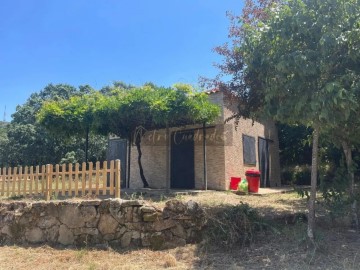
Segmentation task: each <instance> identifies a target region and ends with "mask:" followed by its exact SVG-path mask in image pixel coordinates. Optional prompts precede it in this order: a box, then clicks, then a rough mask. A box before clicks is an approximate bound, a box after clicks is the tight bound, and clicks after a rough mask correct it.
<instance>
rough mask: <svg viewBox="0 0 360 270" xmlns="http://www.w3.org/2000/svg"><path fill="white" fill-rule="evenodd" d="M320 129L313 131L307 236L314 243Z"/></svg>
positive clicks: (316, 127)
mask: <svg viewBox="0 0 360 270" xmlns="http://www.w3.org/2000/svg"><path fill="white" fill-rule="evenodd" d="M318 146H319V127H318V126H315V127H314V131H313V144H312V159H311V191H310V199H309V202H308V210H309V214H308V228H307V235H308V237H309V239H310V240H311V241H312V242H314V230H315V200H316V185H317V171H318V155H319V147H318Z"/></svg>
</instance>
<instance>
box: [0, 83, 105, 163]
mask: <svg viewBox="0 0 360 270" xmlns="http://www.w3.org/2000/svg"><path fill="white" fill-rule="evenodd" d="M92 91H93V89H92V88H91V87H89V86H80V87H79V89H77V88H75V87H73V86H70V85H67V84H57V85H54V84H49V85H47V86H46V87H45V88H44V89H42V90H41V91H39V92H37V93H33V94H31V95H30V97H29V98H28V99H27V101H26V102H25V103H24V104H23V105H21V106H18V107H17V108H16V112H15V113H14V114H13V115H12V117H13V120H12V121H11V123H10V124H9V125H8V126H7V128H6V135H7V139H6V140H5V141H4V142H3V144H2V146H1V147H0V151H1V152H0V156H1V162H2V165H3V166H17V165H23V166H25V165H39V164H47V163H58V162H60V160H61V159H62V158H63V157H64V156H65V155H66V153H68V152H72V151H74V152H75V153H76V159H77V160H84V157H83V156H85V155H84V151H82V150H81V148H83V147H82V144H83V143H84V142H83V140H82V139H81V138H73V140H71V141H70V140H64V139H60V138H57V137H54V136H53V135H51V134H50V133H49V132H47V131H46V129H45V128H44V127H42V126H41V125H40V124H39V123H37V122H36V114H37V113H38V111H39V110H40V108H41V106H42V104H43V103H44V102H46V101H50V100H67V99H69V98H70V97H72V96H81V95H83V94H85V93H89V92H92ZM92 136H95V135H91V137H92ZM92 141H93V142H94V143H92V144H90V146H89V149H90V151H89V152H90V156H91V157H92V159H95V160H97V159H104V155H105V148H106V142H107V139H106V138H105V137H104V136H98V135H97V136H96V140H94V139H93V140H92ZM79 146H81V147H79Z"/></svg>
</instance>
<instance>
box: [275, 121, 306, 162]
mask: <svg viewBox="0 0 360 270" xmlns="http://www.w3.org/2000/svg"><path fill="white" fill-rule="evenodd" d="M277 128H278V137H279V148H280V163H281V164H282V166H299V165H309V164H311V133H312V129H311V128H308V127H305V126H303V125H287V124H281V123H279V124H277Z"/></svg>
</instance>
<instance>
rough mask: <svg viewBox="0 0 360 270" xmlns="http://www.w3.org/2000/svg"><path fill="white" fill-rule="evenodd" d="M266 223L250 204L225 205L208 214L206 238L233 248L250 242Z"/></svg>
mask: <svg viewBox="0 0 360 270" xmlns="http://www.w3.org/2000/svg"><path fill="white" fill-rule="evenodd" d="M264 226H265V223H264V222H263V221H262V219H261V218H260V216H259V215H258V213H257V211H256V210H255V209H253V208H251V207H250V206H249V205H248V204H245V203H242V202H241V203H240V204H239V205H224V206H221V207H220V208H218V209H216V210H215V211H214V213H213V214H208V223H207V229H206V238H207V241H208V243H209V244H213V245H216V246H219V245H220V246H222V247H227V248H231V247H232V246H234V245H237V244H240V245H245V244H250V243H251V242H253V240H254V237H255V232H256V231H259V230H261V229H263V228H264Z"/></svg>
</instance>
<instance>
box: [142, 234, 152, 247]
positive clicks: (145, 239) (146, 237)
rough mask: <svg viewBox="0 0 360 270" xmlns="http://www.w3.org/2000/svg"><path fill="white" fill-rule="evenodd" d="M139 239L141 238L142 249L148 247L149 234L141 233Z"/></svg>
mask: <svg viewBox="0 0 360 270" xmlns="http://www.w3.org/2000/svg"><path fill="white" fill-rule="evenodd" d="M140 238H141V245H142V246H143V247H148V246H150V240H149V234H148V233H141V234H140Z"/></svg>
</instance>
